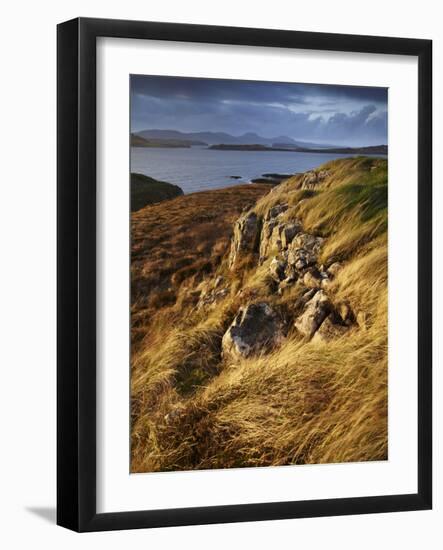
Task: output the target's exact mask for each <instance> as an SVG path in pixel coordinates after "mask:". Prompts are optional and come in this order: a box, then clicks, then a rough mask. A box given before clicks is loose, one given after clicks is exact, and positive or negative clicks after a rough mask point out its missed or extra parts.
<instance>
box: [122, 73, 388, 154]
mask: <svg viewBox="0 0 443 550" xmlns="http://www.w3.org/2000/svg"><path fill="white" fill-rule="evenodd" d="M387 96H388V90H387V88H373V87H358V86H333V85H319V84H298V83H297V84H296V83H279V82H263V81H257V82H254V81H246V80H218V79H205V78H183V77H168V76H145V75H132V76H131V131H132V132H137V131H141V130H145V129H154V128H155V129H164V130H166V129H168V130H180V131H182V132H199V131H214V132H227V133H229V134H232V135H235V136H238V135H241V134H244V133H246V132H255V133H257V134H259V135H261V136H263V137H267V138H270V137H276V136H283V135H284V136H289V137H292V138H294V139H299V140H303V141H310V142H314V143H327V144H333V145H349V146H362V145H379V144H387V118H388V114H387Z"/></svg>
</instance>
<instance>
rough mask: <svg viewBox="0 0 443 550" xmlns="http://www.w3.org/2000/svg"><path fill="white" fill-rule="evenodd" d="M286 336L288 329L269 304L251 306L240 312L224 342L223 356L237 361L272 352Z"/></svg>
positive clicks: (225, 335)
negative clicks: (286, 329)
mask: <svg viewBox="0 0 443 550" xmlns="http://www.w3.org/2000/svg"><path fill="white" fill-rule="evenodd" d="M284 336H285V325H284V323H283V321H282V320H281V318H280V316H279V315H278V313H277V312H276V311H275V310H274V309H273V308H272V307H271V306H270V305H269V304H267V303H265V302H261V303H257V304H249V305H247V306H245V307H242V308H240V310H239V312H238V313H237V315H236V317H235V319H234V321H233V322H232V324H231V326H230V327H229V328H228V330H227V331H226V333H225V334H224V336H223V339H222V355H223V358H225V359H228V360H234V361H235V360H237V359H240V358H243V357H249V356H251V355H256V354H259V353H263V352H267V351H270V350H271V349H272V348H273V347H275V346H277V345H279V344H280V343H281V342H282V341H283V339H284Z"/></svg>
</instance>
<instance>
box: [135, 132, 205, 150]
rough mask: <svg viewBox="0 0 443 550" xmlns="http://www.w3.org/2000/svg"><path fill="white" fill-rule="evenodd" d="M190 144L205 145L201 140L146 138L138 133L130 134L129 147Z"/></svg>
mask: <svg viewBox="0 0 443 550" xmlns="http://www.w3.org/2000/svg"><path fill="white" fill-rule="evenodd" d="M192 145H205V144H204V143H202V142H192V141H186V140H183V139H148V138H144V137H142V136H139V135H138V134H131V147H157V148H158V147H160V148H165V147H166V148H173V149H174V148H179V149H180V148H185V149H188V148H189V147H191V146H192Z"/></svg>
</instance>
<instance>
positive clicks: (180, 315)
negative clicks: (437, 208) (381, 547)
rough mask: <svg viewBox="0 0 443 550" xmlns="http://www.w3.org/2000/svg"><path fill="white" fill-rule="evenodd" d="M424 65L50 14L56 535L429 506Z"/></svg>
mask: <svg viewBox="0 0 443 550" xmlns="http://www.w3.org/2000/svg"><path fill="white" fill-rule="evenodd" d="M431 65H432V45H431V41H429V40H415V39H407V38H386V37H373V36H352V35H339V34H321V33H306V32H295V31H285V30H264V29H253V28H228V27H217V26H199V25H182V24H171V23H148V22H137V21H116V20H115V21H114V20H104V19H82V18H80V19H75V20H72V21H68V22H65V23H62V24H60V25H59V26H58V173H57V177H58V388H57V390H58V401H57V403H58V435H57V437H58V472H57V477H58V509H57V518H58V519H57V522H58V524H59V525H62V526H64V527H67V528H70V529H73V530H76V531H99V530H111V529H131V528H144V527H162V526H175V525H188V524H209V523H222V522H239V521H254V520H272V519H285V518H300V517H313V516H326V515H344V514H364V513H374V512H394V511H408V510H421V509H423V510H424V509H430V508H431V506H432V441H431V436H432V426H431V410H432V391H431V390H432V377H431V343H432V318H431V282H432V281H431V239H432V235H431V225H432V224H431V198H432V181H431V178H432V153H431V151H432V147H431V136H432V126H431V105H432V95H431V94H432V86H431V74H432V69H431Z"/></svg>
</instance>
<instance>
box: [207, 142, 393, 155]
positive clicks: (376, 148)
mask: <svg viewBox="0 0 443 550" xmlns="http://www.w3.org/2000/svg"><path fill="white" fill-rule="evenodd" d="M209 149H214V150H217V151H284V152H286V153H329V154H340V155H348V154H349V155H387V154H388V146H387V145H370V146H368V147H323V148H319V147H316V148H314V147H299V146H296V147H288V146H286V147H275V146H274V147H268V146H266V145H259V144H251V145H228V144H226V143H221V144H219V145H211V146H209Z"/></svg>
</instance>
